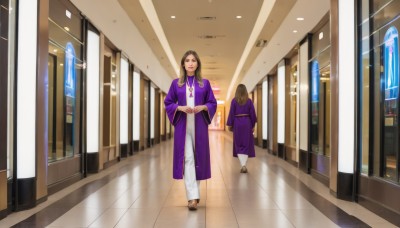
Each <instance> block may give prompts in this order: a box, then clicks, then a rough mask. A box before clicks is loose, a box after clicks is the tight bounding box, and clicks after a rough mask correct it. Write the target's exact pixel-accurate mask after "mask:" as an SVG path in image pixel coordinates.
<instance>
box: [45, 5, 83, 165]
mask: <svg viewBox="0 0 400 228" xmlns="http://www.w3.org/2000/svg"><path fill="white" fill-rule="evenodd" d="M62 2H63V1H58V0H57V1H51V2H50V18H49V50H48V51H49V56H48V83H49V84H48V89H49V91H48V113H49V115H48V139H49V140H48V148H49V149H48V150H49V153H48V160H49V162H54V161H58V160H62V159H66V158H70V157H73V156H75V155H76V154H78V153H79V122H80V121H79V120H80V115H79V113H80V102H79V100H80V96H81V94H80V89H79V88H80V85H81V82H80V81H81V77H82V67H83V64H82V50H83V43H82V37H81V31H80V29H79V28H81V21H82V18H81V17H80V15H79V14H77V13H72V14H67V15H66V14H65V13H64V14H61V15H60V14H56V12H69V10H68V9H66V8H65V6H64V5H63V3H62ZM65 17H71V20H65V19H64V18H65Z"/></svg>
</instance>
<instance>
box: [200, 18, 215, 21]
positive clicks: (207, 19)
mask: <svg viewBox="0 0 400 228" xmlns="http://www.w3.org/2000/svg"><path fill="white" fill-rule="evenodd" d="M216 19H217V17H198V18H197V20H200V21H213V20H216Z"/></svg>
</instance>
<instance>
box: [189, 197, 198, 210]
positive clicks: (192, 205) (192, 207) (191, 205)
mask: <svg viewBox="0 0 400 228" xmlns="http://www.w3.org/2000/svg"><path fill="white" fill-rule="evenodd" d="M197 201H198V200H189V202H188V208H189V211H195V210H197Z"/></svg>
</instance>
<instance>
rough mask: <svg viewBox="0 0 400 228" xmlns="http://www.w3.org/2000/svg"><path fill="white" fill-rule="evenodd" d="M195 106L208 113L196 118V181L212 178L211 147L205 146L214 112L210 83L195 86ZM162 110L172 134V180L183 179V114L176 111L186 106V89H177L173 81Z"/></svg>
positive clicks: (214, 101)
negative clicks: (168, 121) (167, 119)
mask: <svg viewBox="0 0 400 228" xmlns="http://www.w3.org/2000/svg"><path fill="white" fill-rule="evenodd" d="M194 99H195V100H194V103H195V106H198V105H206V106H207V108H208V111H201V112H199V113H197V114H189V115H195V149H194V157H195V169H196V179H197V180H205V179H208V178H210V177H211V163H210V146H209V143H208V125H209V124H210V123H211V120H212V118H213V116H214V114H215V111H216V110H217V101H216V99H215V97H214V93H213V91H212V89H211V85H210V82H209V81H208V80H206V79H203V87H200V85H199V83H198V82H197V81H196V80H195V82H194ZM164 104H165V109H166V111H167V115H168V118H169V120H170V121H171V123H172V125H173V126H174V127H175V133H174V161H173V178H174V179H182V178H183V171H184V164H185V138H186V115H187V114H186V113H184V112H181V111H177V108H178V106H186V85H183V86H181V87H179V86H178V79H175V80H173V81H172V84H171V87H170V88H169V91H168V94H167V96H166V97H165V100H164Z"/></svg>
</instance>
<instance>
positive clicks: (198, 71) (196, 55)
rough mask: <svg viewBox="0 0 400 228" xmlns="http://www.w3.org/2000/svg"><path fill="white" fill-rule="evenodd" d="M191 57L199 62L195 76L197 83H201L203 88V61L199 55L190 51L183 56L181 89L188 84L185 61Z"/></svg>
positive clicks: (180, 79)
mask: <svg viewBox="0 0 400 228" xmlns="http://www.w3.org/2000/svg"><path fill="white" fill-rule="evenodd" d="M189 55H193V56H194V58H195V59H196V60H197V69H196V70H195V72H194V76H195V79H196V81H197V82H198V83H199V85H200V87H203V79H202V77H201V61H200V58H199V55H198V54H197V53H196V52H195V51H193V50H189V51H187V52H185V54H184V55H183V56H182V59H181V75H180V77H179V81H178V86H179V87H181V86H183V85H184V84H185V83H186V80H187V73H186V69H185V60H186V58H187V57H188V56H189Z"/></svg>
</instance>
